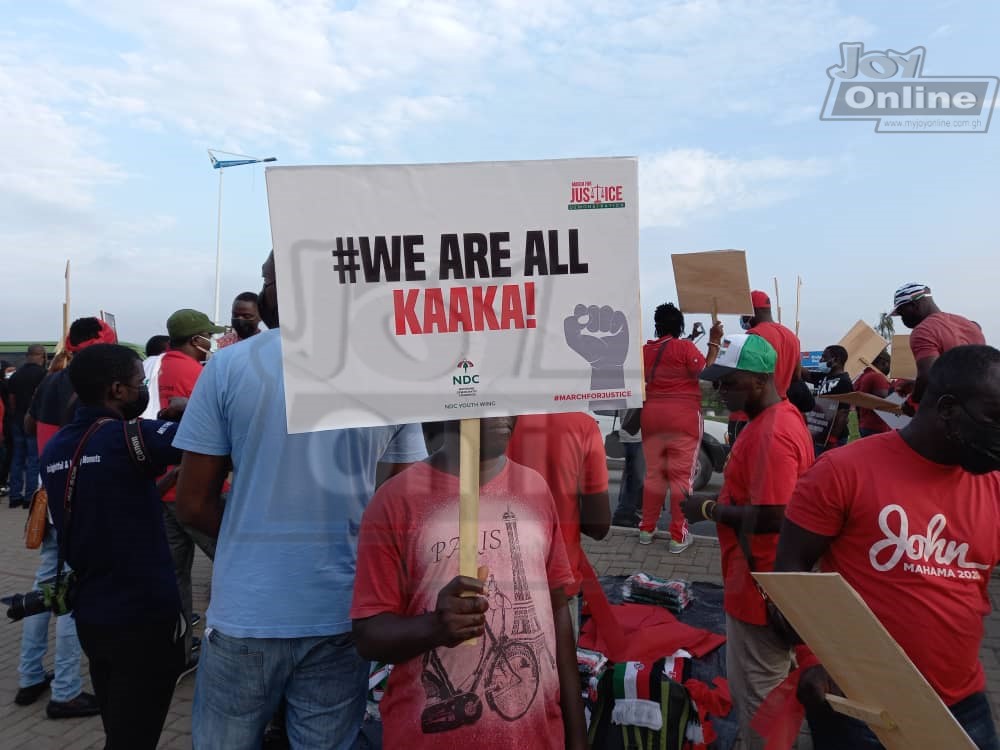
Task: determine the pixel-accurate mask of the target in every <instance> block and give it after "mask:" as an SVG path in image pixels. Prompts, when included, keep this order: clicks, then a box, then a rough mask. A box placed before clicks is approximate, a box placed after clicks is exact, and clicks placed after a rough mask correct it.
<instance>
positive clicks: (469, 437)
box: [458, 419, 480, 645]
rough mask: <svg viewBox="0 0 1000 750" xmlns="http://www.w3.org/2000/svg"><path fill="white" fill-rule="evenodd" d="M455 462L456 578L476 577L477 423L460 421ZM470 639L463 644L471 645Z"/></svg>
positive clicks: (477, 525) (477, 554) (477, 518)
mask: <svg viewBox="0 0 1000 750" xmlns="http://www.w3.org/2000/svg"><path fill="white" fill-rule="evenodd" d="M460 429H461V442H460V443H459V458H458V467H459V468H458V574H459V575H461V576H466V577H468V578H476V577H477V575H478V573H479V449H480V433H479V420H478V419H463V420H462V422H461V427H460ZM477 640H478V639H476V638H471V639H469V640H468V641H466V643H467V644H470V645H475V644H476V641H477Z"/></svg>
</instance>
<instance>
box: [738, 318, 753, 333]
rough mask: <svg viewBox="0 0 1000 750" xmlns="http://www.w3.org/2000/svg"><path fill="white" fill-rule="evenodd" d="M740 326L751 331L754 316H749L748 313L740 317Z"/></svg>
mask: <svg viewBox="0 0 1000 750" xmlns="http://www.w3.org/2000/svg"><path fill="white" fill-rule="evenodd" d="M740 328H742V329H743V330H744V331H749V330H750V329H751V328H753V318H748V317H747V316H746V315H743V316H741V317H740Z"/></svg>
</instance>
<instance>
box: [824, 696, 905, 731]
mask: <svg viewBox="0 0 1000 750" xmlns="http://www.w3.org/2000/svg"><path fill="white" fill-rule="evenodd" d="M826 702H827V703H829V704H830V708H832V709H833V710H834V711H836V712H837V713H838V714H843V715H844V716H850V717H851V718H852V719H857V720H858V721H863V722H864V723H865V724H867V725H868V726H870V727H878V728H879V729H895V728H896V722H894V721H893V720H892V717H891V716H889V712H888V711H883V710H881V709H877V708H871V707H869V706H863V705H861V704H860V703H857V702H856V701H852V700H850V699H849V698H843V697H841V696H839V695H832V694H830V693H827V696H826Z"/></svg>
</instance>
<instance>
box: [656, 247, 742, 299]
mask: <svg viewBox="0 0 1000 750" xmlns="http://www.w3.org/2000/svg"><path fill="white" fill-rule="evenodd" d="M670 259H671V261H672V262H673V264H674V282H675V283H676V284H677V306H678V307H680V309H681V311H683V312H685V313H707V314H712V315H753V303H752V302H751V301H750V275H749V273H747V254H746V252H744V251H743V250H711V251H709V252H704V253H681V254H678V255H671V256H670Z"/></svg>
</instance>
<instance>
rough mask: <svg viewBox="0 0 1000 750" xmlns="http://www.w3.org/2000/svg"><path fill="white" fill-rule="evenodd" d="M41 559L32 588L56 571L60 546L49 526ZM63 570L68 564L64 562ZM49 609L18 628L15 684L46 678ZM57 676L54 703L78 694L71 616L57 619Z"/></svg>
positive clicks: (76, 643)
mask: <svg viewBox="0 0 1000 750" xmlns="http://www.w3.org/2000/svg"><path fill="white" fill-rule="evenodd" d="M41 553H42V560H41V564H40V565H39V566H38V572H37V573H36V574H35V588H36V589H37V588H38V583H39V581H44V580H45V579H46V578H51V577H52V576H54V575H55V574H56V566H57V564H58V562H59V547H58V545H57V544H56V533H55V531H54V530H53V529H51V528H49V529H48V530H47V531H46V532H45V538H44V539H43V540H42V549H41ZM63 570H64V571H68V570H69V567H68V566H66V565H64V566H63ZM51 617H52V614H51V613H50V612H42V613H41V614H38V615H33V616H31V617H26V618H24V620H23V627H22V630H21V663H20V664H19V665H18V667H17V674H18V681H17V684H18V687H23V688H24V687H31V686H32V685H37V684H38V683H40V682H42V681H44V680H45V667H43V666H42V660H43V659H44V658H45V652H46V651H47V650H48V646H49V619H50V618H51ZM55 662H56V664H55V666H56V676H55V679H54V680H53V681H52V700H54V701H56V702H57V703H63V702H65V701H71V700H73V699H74V698H75V697H76V696H78V695H79V694H80V691H81V690H82V688H83V686H82V683H81V680H80V641H79V639H78V638H77V636H76V621H75V620H74V619H73V616H72V615H63V616H62V617H57V618H56V659H55Z"/></svg>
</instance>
